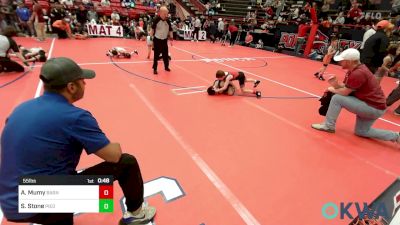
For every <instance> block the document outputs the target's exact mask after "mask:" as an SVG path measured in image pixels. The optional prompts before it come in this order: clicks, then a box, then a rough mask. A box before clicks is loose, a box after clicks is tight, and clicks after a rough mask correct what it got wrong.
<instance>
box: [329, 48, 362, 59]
mask: <svg viewBox="0 0 400 225" xmlns="http://www.w3.org/2000/svg"><path fill="white" fill-rule="evenodd" d="M333 59H334V60H335V61H342V60H351V61H355V60H360V52H359V51H358V50H357V49H355V48H348V49H346V50H344V51H343V52H342V53H340V54H339V55H337V56H335V57H333Z"/></svg>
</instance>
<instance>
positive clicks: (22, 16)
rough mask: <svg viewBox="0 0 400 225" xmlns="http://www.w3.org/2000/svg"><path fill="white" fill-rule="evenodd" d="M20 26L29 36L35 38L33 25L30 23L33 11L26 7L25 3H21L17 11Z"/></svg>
mask: <svg viewBox="0 0 400 225" xmlns="http://www.w3.org/2000/svg"><path fill="white" fill-rule="evenodd" d="M15 12H16V14H17V16H18V21H19V26H20V27H21V28H22V30H23V31H24V32H27V33H28V34H29V36H32V37H33V36H34V35H35V32H34V30H33V24H32V23H31V22H29V18H30V17H31V11H29V9H28V8H27V7H26V6H25V5H24V3H23V2H19V3H18V6H17V10H15Z"/></svg>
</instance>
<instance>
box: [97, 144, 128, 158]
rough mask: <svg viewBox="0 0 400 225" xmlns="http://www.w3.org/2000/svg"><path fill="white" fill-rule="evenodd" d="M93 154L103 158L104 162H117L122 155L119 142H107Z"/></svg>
mask: <svg viewBox="0 0 400 225" xmlns="http://www.w3.org/2000/svg"><path fill="white" fill-rule="evenodd" d="M95 155H97V156H98V157H100V158H102V159H104V160H105V161H106V162H111V163H117V162H119V159H120V158H121V155H122V150H121V146H120V145H119V143H109V144H108V145H106V146H104V147H103V148H101V149H99V150H98V151H97V152H95Z"/></svg>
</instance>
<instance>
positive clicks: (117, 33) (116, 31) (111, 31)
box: [87, 24, 124, 37]
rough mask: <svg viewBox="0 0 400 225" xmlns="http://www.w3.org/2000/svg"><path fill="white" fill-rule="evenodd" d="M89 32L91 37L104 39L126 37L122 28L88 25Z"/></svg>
mask: <svg viewBox="0 0 400 225" xmlns="http://www.w3.org/2000/svg"><path fill="white" fill-rule="evenodd" d="M87 30H88V34H89V35H90V36H103V37H123V36H124V29H122V26H112V25H99V24H87Z"/></svg>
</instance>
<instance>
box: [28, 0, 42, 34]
mask: <svg viewBox="0 0 400 225" xmlns="http://www.w3.org/2000/svg"><path fill="white" fill-rule="evenodd" d="M29 22H31V23H33V24H34V27H35V30H36V35H37V38H38V40H39V41H44V40H45V33H44V22H45V20H44V17H43V8H42V6H40V4H39V2H38V0H33V13H32V15H31V18H30V19H29Z"/></svg>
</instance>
